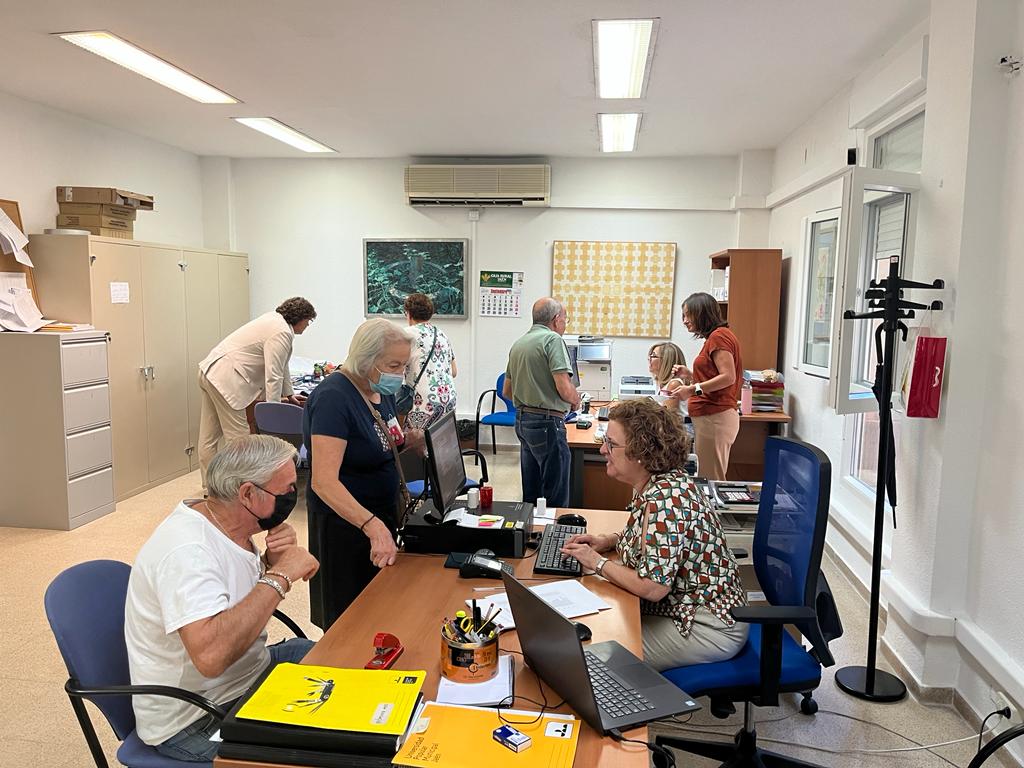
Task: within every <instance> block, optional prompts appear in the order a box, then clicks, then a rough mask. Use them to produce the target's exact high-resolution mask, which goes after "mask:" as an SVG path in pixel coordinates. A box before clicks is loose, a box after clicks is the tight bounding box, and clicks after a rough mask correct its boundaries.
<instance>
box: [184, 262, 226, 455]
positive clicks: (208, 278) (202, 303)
mask: <svg viewBox="0 0 1024 768" xmlns="http://www.w3.org/2000/svg"><path fill="white" fill-rule="evenodd" d="M183 256H184V260H185V263H186V267H185V332H186V347H187V360H186V363H185V388H186V390H187V393H188V444H189V446H190V447H192V448H193V450H192V452H191V453H190V454H189V463H190V466H191V468H192V469H199V451H198V446H199V404H200V402H201V400H200V397H199V381H198V375H199V361H200V360H202V359H203V358H204V357H206V355H207V354H209V352H210V350H211V349H213V348H214V347H215V346H217V343H218V342H219V341H220V339H221V335H220V288H219V286H220V279H219V277H218V272H219V269H220V268H219V265H218V259H219V258H220V256H219V254H216V253H208V252H206V253H204V252H202V251H184V252H183Z"/></svg>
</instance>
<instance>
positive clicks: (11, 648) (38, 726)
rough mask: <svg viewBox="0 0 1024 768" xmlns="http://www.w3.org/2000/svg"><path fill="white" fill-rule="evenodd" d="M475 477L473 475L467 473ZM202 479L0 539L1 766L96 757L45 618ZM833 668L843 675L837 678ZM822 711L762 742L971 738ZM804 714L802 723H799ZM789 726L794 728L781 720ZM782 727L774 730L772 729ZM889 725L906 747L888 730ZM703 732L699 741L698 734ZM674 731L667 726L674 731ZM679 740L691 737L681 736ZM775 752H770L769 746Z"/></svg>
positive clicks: (917, 761) (853, 704)
mask: <svg viewBox="0 0 1024 768" xmlns="http://www.w3.org/2000/svg"><path fill="white" fill-rule="evenodd" d="M488 464H489V469H490V474H491V482H492V484H493V485H494V486H495V489H496V496H497V497H498V498H518V496H519V463H518V455H517V454H514V453H499V454H498V456H497V457H490V456H489V457H488ZM469 471H470V474H471V475H473V474H474V472H473V468H472V467H469ZM198 490H199V480H198V474H191V475H187V476H185V477H182V478H179V479H177V480H174V481H171V482H169V483H166V484H165V485H162V486H160V487H158V488H155V489H153V490H151V491H148V492H146V493H143V494H140V495H139V496H136V497H134V498H131V499H128V500H127V501H124V502H122V503H120V504H118V507H117V511H116V512H115V513H113V514H111V515H108V516H107V517H105V518H103V519H101V520H98V521H96V522H94V523H91V524H89V525H87V526H84V527H83V528H80V529H78V530H76V531H70V532H63V531H36V530H24V529H16V528H0V562H4V563H6V564H7V572H6V585H7V586H6V589H4V591H3V598H2V602H0V627H2V630H0V658H3V659H4V662H5V663H4V664H3V665H2V666H0V690H2V692H3V695H2V696H0V723H2V724H3V725H2V726H0V728H2V730H0V734H2V739H0V766H12V768H13V766H47V768H65V767H67V768H71V767H72V766H74V767H78V766H82V767H86V766H89V765H91V757H90V755H89V752H88V748H87V747H86V744H85V740H84V739H83V737H82V734H81V731H80V730H79V728H78V724H77V722H76V721H75V718H74V715H73V713H72V710H71V706H70V704H69V703H68V700H67V697H66V696H65V694H64V692H63V687H62V686H63V683H64V680H65V678H66V671H65V669H64V667H63V663H62V662H61V660H60V656H59V655H58V653H57V648H56V645H55V643H54V640H53V636H52V635H51V633H50V630H49V626H48V625H47V623H46V618H45V616H44V613H43V592H44V591H45V589H46V586H47V584H49V583H50V581H51V580H52V579H53V577H54V576H56V575H57V574H58V573H59V572H60V571H61V570H62V569H64V568H66V567H67V566H69V565H72V564H74V563H78V562H82V561H84V560H91V559H96V558H112V559H117V560H123V561H126V562H131V561H132V559H133V557H134V555H135V552H136V551H137V550H138V548H139V547H140V546H141V544H142V543H143V541H145V539H146V538H147V536H148V535H149V533H150V531H152V529H153V528H154V526H155V525H156V524H157V523H159V521H160V520H162V519H163V517H164V516H166V515H167V513H168V512H169V511H170V509H171V508H172V507H173V506H174V505H175V504H176V503H177V502H178V501H179V500H180V499H182V498H187V497H190V496H195V495H196V493H197V492H198ZM291 522H292V523H293V524H294V525H295V527H296V528H297V529H298V532H299V540H300V541H304V540H305V538H306V519H305V505H304V503H303V501H302V500H301V498H300V502H299V506H298V508H297V510H296V512H295V513H294V514H293V515H292V518H291ZM828 575H829V579H830V581H831V583H832V586H833V589H834V590H835V593H836V597H837V600H838V602H839V608H840V612H841V615H842V617H843V623H844V625H845V629H846V634H845V635H844V637H842V638H841V639H840V640H838V641H836V642H835V643H833V644H832V650H833V653H834V654H835V655H836V658H837V661H838V666H843V665H844V664H857V663H862V661H863V654H864V642H865V636H866V628H865V627H866V614H867V609H866V605H865V604H864V601H863V600H862V599H861V597H860V596H859V595H858V593H857V592H856V591H855V590H854V589H853V588H852V587H851V586H850V585H849V584H848V583H847V582H846V581H845V579H844V577H843V576H842V575H841V574H840V573H839V572H838V571H837V570H836V569H835V568H830V569H829V572H828ZM304 587H305V585H296V589H295V590H293V592H292V593H291V594H289V596H288V599H287V600H286V601H285V603H284V605H283V606H282V608H283V610H284V611H285V612H286V613H288V614H289V615H290V616H292V617H293V618H294V619H296V620H297V621H298V622H299V623H300V624H301V625H302V626H303V627H304V628H305V629H306V630H307V631H308V632H309V635H310V637H312V638H314V639H315V638H317V637H319V636H320V632H319V630H317V629H316V628H315V627H312V626H311V625H310V624H309V593H308V588H304ZM271 633H272V639H276V638H277V637H281V636H284V634H285V633H284V632H283V630H282V629H281V628H280V627H279V626H272V627H271ZM833 669H834V668H833ZM815 698H816V699H817V700H818V702H819V704H820V706H821V711H820V712H819V713H818V715H816V716H814V717H806V716H804V715H801V714H799V713H798V712H797V707H796V703H797V700H796V698H795V697H794V698H793V699H792V700H790V699H787V700H786V701H785V702H784V705H783V707H781V708H780V709H778V710H772V709H765V710H763V711H756V715H755V716H756V717H757V719H758V720H759V721H760V723H759V725H758V727H757V731H758V736H759V738H760V739H762V740H766V739H777V740H779V741H780V742H782V744H779V745H771V746H772V747H775V748H777V749H779V750H780V751H782V752H785V753H786V754H792V755H794V756H797V757H800V758H801V759H804V760H810V761H815V762H818V763H821V764H823V765H830V766H867V767H869V768H870V767H873V766H911V767H916V766H921V767H922V768H923V767H924V766H941V765H946V763H944V761H943V760H942V759H941V758H940V757H938V756H936V755H935V754H931V753H929V752H924V751H920V752H904V753H891V754H885V755H863V754H845V755H835V754H827V753H824V752H815V751H812V750H810V749H806V748H803V747H797V746H795V745H813V746H819V747H823V748H827V749H833V750H844V749H847V750H848V749H853V748H858V749H898V748H905V747H912V746H914V745H913V744H912V743H911V742H910V741H909V740H908V739H913V740H915V741H917V742H919V743H922V744H931V743H937V742H941V741H947V740H950V739H956V738H960V737H964V736H970V735H971V732H972V731H971V729H970V728H969V727H968V725H967V723H966V722H965V721H964V720H963V719H962V718H961V717H960V716H959V715H958V714H957V713H956V712H955V711H954V710H953V709H951V708H948V707H936V706H924V705H921V704H919V703H917V702H916V701H914V700H912V699H909V698H908V699H907V700H905V701H903V702H900V703H898V704H890V705H871V704H867V703H864V702H861V701H859V700H856V699H853V698H851V697H849V696H846V695H845V694H843V693H841V692H840V691H839V690H838V689H837V688H836V687H835V685H834V683H833V682H832V671H830V670H826V675H825V679H824V680H823V682H822V685H821V687H820V688H819V689H818V692H817V694H816V696H815ZM832 712H841V713H845V714H848V715H851V716H855V717H860V718H863V719H866V720H869V721H872V722H874V723H878V724H879V725H870V724H862V723H859V722H854V721H851V720H848V719H845V718H842V717H839V716H837V715H834V714H832ZM794 713H795V714H794ZM779 718H784V719H779ZM772 721H774V722H772ZM94 722H96V724H97V731H98V732H99V734H100V738H101V740H102V742H103V744H104V747H105V749H106V752H107V755H108V756H109V759H110V761H111V764H114V765H116V761H115V760H114V757H113V756H114V751H115V749H116V742H115V741H114V739H113V736H112V735H111V733H110V731H109V728H107V727H106V725H105V723H104V722H103V721H102V718H100V717H99V716H97V717H96V718H95V719H94ZM739 723H740V717H739V715H737V716H734V717H733V718H731V719H730V720H728V721H715V720H713V718H711V717H710V715H708V714H707V713H706V712H699V713H697V715H696V716H695V717H694V718H693V720H692V721H691V722H690V723H689V725H688V728H687V731H686V732H687V733H688V734H692V733H695V732H700V733H703V734H704V736H706V737H708V738H714V737H715V736H716V735H721V736H722V737H726V738H731V734H732V733H733V732H734V731H735V730H736V729H737V728H738V727H739ZM882 725H884V726H885V727H887V728H891V729H893V730H894V731H897V732H898V733H900V734H904V736H898V735H893V734H890V733H887V732H886V731H884V730H883V729H882V728H881V727H880V726H882ZM693 726H697V731H690V730H689V728H691V727H693ZM674 728H675V726H671V725H665V726H658V732H666V731H668V730H672V729H674ZM680 730H681V729H680ZM765 746H768V745H767V744H766V745H765ZM936 752H938V754H941V755H943V756H944V757H946V758H948V760H949V761H950V762H952V763H953V764H954V765H958V766H966V765H967V763H968V762H969V761H970V758H971V756H972V755H973V753H974V748H973V746H972V742H966V743H963V744H958V745H955V746H952V747H945V748H941V749H938V750H936ZM679 764H680V765H681V766H682V765H693V766H704V765H711V764H712V763H711V762H710V761H703V760H701V759H699V758H694V759H692V760H691V759H690V758H689V757H685V758H682V759H680V760H679Z"/></svg>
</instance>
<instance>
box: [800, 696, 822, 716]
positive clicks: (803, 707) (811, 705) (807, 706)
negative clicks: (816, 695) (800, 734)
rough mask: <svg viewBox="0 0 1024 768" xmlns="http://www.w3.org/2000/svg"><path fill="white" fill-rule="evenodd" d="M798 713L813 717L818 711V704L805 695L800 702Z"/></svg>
mask: <svg viewBox="0 0 1024 768" xmlns="http://www.w3.org/2000/svg"><path fill="white" fill-rule="evenodd" d="M800 711H801V712H803V713H804V714H805V715H813V714H814V713H815V712H817V711H818V702H816V701H815V700H814V699H812V698H811V697H810V695H807V696H805V697H804V698H803V699H802V700H801V702H800Z"/></svg>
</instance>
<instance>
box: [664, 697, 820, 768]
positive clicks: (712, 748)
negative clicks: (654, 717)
mask: <svg viewBox="0 0 1024 768" xmlns="http://www.w3.org/2000/svg"><path fill="white" fill-rule="evenodd" d="M752 714H753V713H752V707H751V705H750V703H749V702H748V703H747V704H746V706H745V708H744V711H743V719H744V723H743V727H742V728H741V729H740V730H739V731H738V732H737V733H736V736H735V737H734V738H733V741H732V743H731V744H730V743H729V742H727V741H703V740H701V739H681V738H677V737H675V736H658V737H657V738H656V739H655V743H656V744H658V745H660V746H662V747H668V748H669V749H677V750H679V751H680V752H687V753H689V754H691V755H700V756H701V757H708V758H711V759H712V760H721V761H722V764H721V768H823V766H821V765H819V764H818V763H808V762H806V761H804V760H798V759H797V758H795V757H788V756H786V755H780V754H779V753H777V752H769V751H768V750H766V749H761V748H759V747H758V746H757V731H755V730H754V729H753V728H752V727H751V725H752V722H753V720H752ZM652 762H653V763H654V766H655V768H665V758H664V757H663V756H661V755H659V754H657V753H655V754H654V755H653V756H652Z"/></svg>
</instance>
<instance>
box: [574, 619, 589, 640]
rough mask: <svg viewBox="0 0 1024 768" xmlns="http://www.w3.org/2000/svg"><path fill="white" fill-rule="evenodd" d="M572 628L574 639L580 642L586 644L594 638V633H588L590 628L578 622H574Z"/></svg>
mask: <svg viewBox="0 0 1024 768" xmlns="http://www.w3.org/2000/svg"><path fill="white" fill-rule="evenodd" d="M572 624H573V626H574V627H575V628H576V637H578V638H579V639H580V640H581V641H582V642H586V641H587V640H589V639H590V638H592V637H593V636H594V633H593V632H591V631H590V627H588V626H587V625H586V624H583V623H581V622H578V621H574V622H573V623H572Z"/></svg>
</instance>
